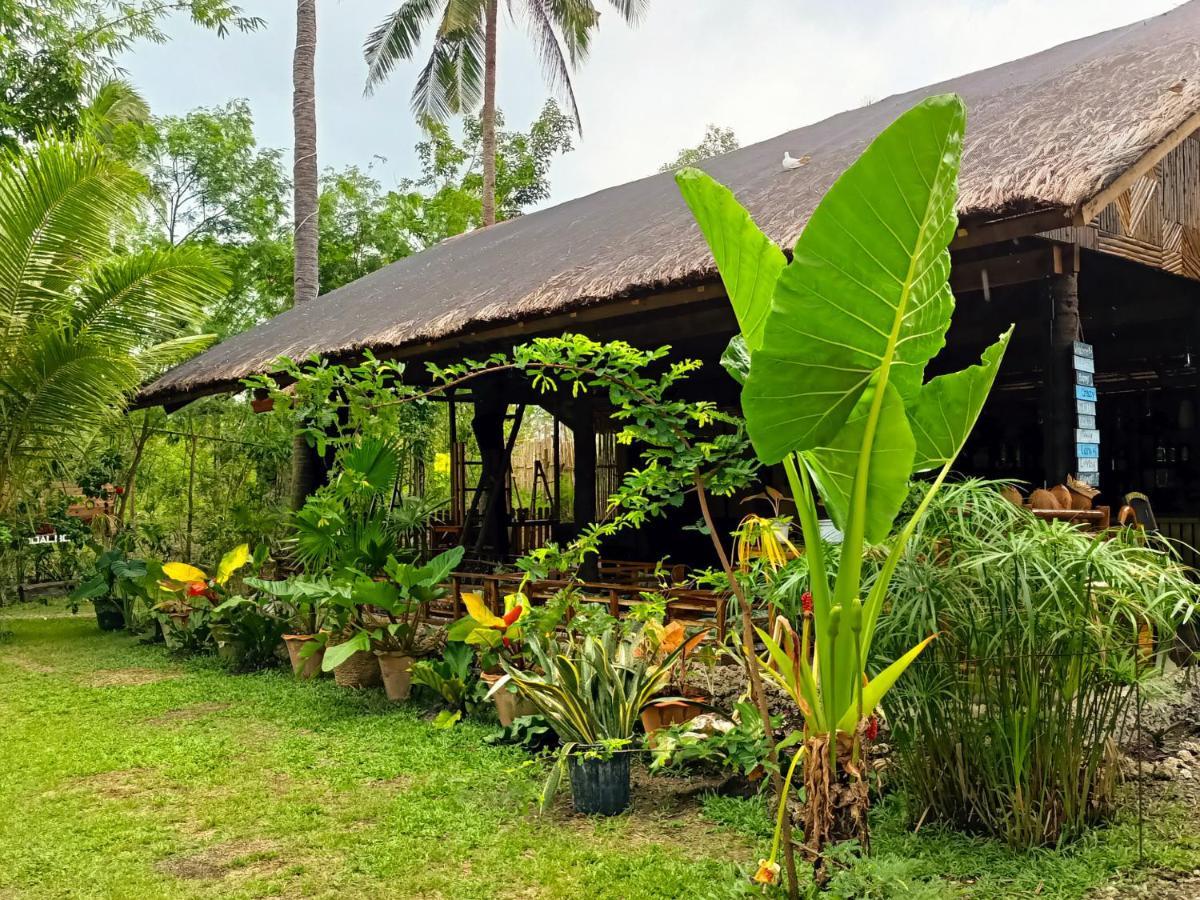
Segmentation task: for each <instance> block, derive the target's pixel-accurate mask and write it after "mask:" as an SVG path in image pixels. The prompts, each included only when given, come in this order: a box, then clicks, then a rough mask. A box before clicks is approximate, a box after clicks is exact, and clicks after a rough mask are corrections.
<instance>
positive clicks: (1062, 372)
mask: <svg viewBox="0 0 1200 900" xmlns="http://www.w3.org/2000/svg"><path fill="white" fill-rule="evenodd" d="M1047 286H1048V288H1047V294H1048V299H1049V304H1048V307H1049V314H1050V327H1049V339H1050V340H1049V348H1048V353H1047V359H1046V378H1045V384H1043V386H1042V471H1043V476H1044V477H1045V479H1046V484H1047V485H1048V486H1050V485H1055V484H1060V483H1061V482H1062V481H1063V480H1064V479H1065V478H1066V477H1067V475H1068V474H1071V473H1072V472H1073V470H1074V466H1075V404H1074V398H1073V390H1074V386H1073V378H1072V374H1071V357H1072V351H1073V347H1074V343H1075V341H1078V340H1082V330H1081V329H1080V325H1079V276H1078V275H1077V274H1075V273H1074V272H1066V273H1063V274H1061V275H1053V276H1051V277H1050V278H1049V279H1048V281H1047Z"/></svg>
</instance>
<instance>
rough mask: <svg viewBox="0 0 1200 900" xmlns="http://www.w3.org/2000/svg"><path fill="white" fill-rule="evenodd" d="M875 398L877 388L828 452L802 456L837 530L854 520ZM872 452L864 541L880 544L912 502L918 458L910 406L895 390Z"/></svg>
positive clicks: (882, 411)
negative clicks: (908, 500) (910, 489)
mask: <svg viewBox="0 0 1200 900" xmlns="http://www.w3.org/2000/svg"><path fill="white" fill-rule="evenodd" d="M874 396H875V387H874V386H871V387H869V388H868V389H867V390H866V391H865V392H864V393H863V394H862V395H861V396H860V398H859V401H858V404H857V405H856V406H855V408H854V411H853V412H852V413H851V414H850V418H848V419H847V420H846V424H845V425H843V426H842V430H841V431H839V432H838V433H837V435H836V436H835V437H834V439H833V441H832V442H831V443H830V444H829V445H828V446H826V447H819V448H816V449H813V450H809V451H806V452H804V453H803V454H802V456H803V459H804V463H805V465H807V466H808V470H809V472H810V473H811V474H812V477H813V481H814V482H816V485H817V490H818V492H819V493H820V494H821V499H823V500H824V501H825V508H826V509H827V510H829V515H830V517H831V518H832V519H833V521H834V524H835V525H837V526H838V527H839V528H842V529H845V528H847V526H848V520H849V518H850V509H851V507H852V492H853V490H854V483H855V478H856V475H857V467H858V464H859V459H860V456H861V453H862V451H863V450H864V448H865V447H866V445H867V441H866V429H867V424H868V422H869V421H870V420H871V404H872V400H873V399H874ZM869 449H870V458H869V462H868V469H867V484H866V505H865V513H866V517H865V521H864V537H865V538H866V540H867V541H868V542H869V543H872V544H875V543H879V542H880V541H882V540H884V539H885V538H886V537H887V536H888V532H889V531H891V528H892V522H893V521H895V518H896V513H898V512H899V511H900V506H901V504H903V503H904V498H905V497H906V496H908V477H909V475H910V474H911V473H912V465H913V455H914V453H915V452H916V442H915V441H914V439H913V434H912V430H911V429H910V427H909V423H908V416H907V415H906V413H905V410H904V403H903V401H902V400H901V399H900V394H899V392H898V391H897V390H896V388H895V387H893V386H892V385H891V384H888V385H887V386H886V388H885V389H884V394H883V402H882V403H881V404H880V408H879V415H878V417H877V419H876V424H875V434H874V438H873V440H872V441H870V445H869Z"/></svg>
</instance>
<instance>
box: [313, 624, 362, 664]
mask: <svg viewBox="0 0 1200 900" xmlns="http://www.w3.org/2000/svg"><path fill="white" fill-rule="evenodd" d="M370 649H371V638H370V636H369V635H368V634H367V633H366V632H365V631H359V632H356V633H355V635H354V637H352V638H350V640H348V641H345V642H343V643H341V644H334V645H333V646H330V647H326V648H325V657H324V658H323V659H322V660H321V671H323V672H332V671H333V670H334V669H336V668H337V667H338V666H340V665H341V664H342V663H344V662H345V661H346V660H348V659H349V658H350V657H351V656H353V655H354V654H355V653H357V652H358V651H360V650H364V651H365V650H370Z"/></svg>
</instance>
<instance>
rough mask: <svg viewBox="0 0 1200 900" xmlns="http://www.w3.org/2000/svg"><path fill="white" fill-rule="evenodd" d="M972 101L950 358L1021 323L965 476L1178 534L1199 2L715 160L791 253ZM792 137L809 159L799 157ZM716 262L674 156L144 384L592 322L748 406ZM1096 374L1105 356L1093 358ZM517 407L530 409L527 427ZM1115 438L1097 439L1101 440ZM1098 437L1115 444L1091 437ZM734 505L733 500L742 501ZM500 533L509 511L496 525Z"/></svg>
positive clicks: (1196, 174)
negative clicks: (1123, 501) (866, 171)
mask: <svg viewBox="0 0 1200 900" xmlns="http://www.w3.org/2000/svg"><path fill="white" fill-rule="evenodd" d="M947 91H954V92H957V93H959V94H960V95H962V96H963V98H964V99H965V100H966V103H967V107H968V114H969V121H968V131H967V138H966V144H965V150H964V155H963V166H962V173H961V178H960V195H959V204H958V207H959V217H960V228H959V231H958V235H957V237H956V239H955V242H954V244H953V246H952V248H951V249H952V257H953V271H952V274H951V280H952V286H953V288H954V291H955V294H956V296H957V298H958V312H957V314H956V316H955V322H954V325H953V326H952V329H951V332H950V335H949V338H948V345H947V349H946V351H945V352H944V353H943V355H942V357H941V358H940V360H939V361H937V362H935V365H941V366H945V367H946V368H957V367H960V366H962V365H965V364H967V363H969V362H971V361H973V360H975V359H977V357H978V353H979V351H980V350H981V348H982V347H983V346H985V345H986V344H987V343H988V342H990V341H991V340H993V339H994V338H995V335H996V334H997V333H999V332H1000V331H1001V330H1003V328H1005V327H1007V325H1008V323H1010V322H1015V323H1016V324H1017V330H1016V335H1015V338H1014V343H1013V345H1012V348H1011V349H1010V351H1009V353H1008V356H1007V358H1006V360H1005V364H1004V368H1003V370H1002V373H1001V377H1000V380H999V383H998V389H997V392H996V394H995V395H994V397H993V400H992V401H991V403H990V405H989V406H988V408H987V410H986V412H985V415H984V418H983V420H982V421H981V423H980V426H979V428H978V430H977V433H976V436H975V438H974V439H973V440H972V443H971V445H970V446H969V448H968V450H967V452H966V453H965V455H964V458H963V468H964V469H965V470H967V471H970V472H974V473H978V474H985V475H992V476H998V477H999V476H1003V477H1012V478H1020V479H1023V480H1025V481H1028V482H1030V483H1033V484H1041V483H1044V482H1051V483H1056V482H1058V481H1061V480H1062V479H1063V477H1064V476H1065V475H1066V474H1067V473H1080V474H1082V475H1083V476H1084V477H1085V478H1090V479H1093V480H1095V481H1097V482H1098V484H1099V486H1100V488H1101V490H1102V492H1103V494H1104V496H1105V498H1106V499H1107V500H1108V501H1109V502H1117V501H1118V500H1119V497H1120V495H1121V494H1123V493H1124V492H1125V491H1128V490H1142V491H1145V492H1146V493H1147V494H1149V495H1150V496H1151V497H1152V499H1153V502H1154V504H1155V507H1156V509H1157V510H1158V512H1159V514H1160V517H1161V518H1162V519H1163V521H1164V522H1165V523H1167V525H1168V527H1169V528H1170V529H1172V530H1173V531H1174V532H1175V533H1178V534H1180V535H1181V536H1184V537H1187V538H1189V539H1191V538H1193V537H1194V535H1193V534H1192V531H1193V530H1195V525H1194V523H1200V415H1198V412H1197V405H1198V403H1200V0H1192V2H1189V3H1186V4H1184V5H1182V6H1180V7H1178V8H1177V9H1175V10H1174V11H1172V12H1170V13H1167V14H1166V15H1163V16H1159V17H1157V18H1155V19H1150V20H1147V21H1144V22H1138V23H1135V24H1132V25H1129V26H1126V27H1124V28H1118V29H1116V30H1113V31H1110V32H1106V33H1103V34H1098V35H1094V36H1092V37H1088V38H1084V39H1081V40H1077V41H1073V42H1071V43H1068V44H1064V45H1062V46H1059V47H1055V48H1052V49H1050V50H1047V51H1044V52H1042V53H1038V54H1035V55H1033V56H1029V57H1026V58H1024V59H1020V60H1016V61H1014V62H1010V63H1006V64H1004V65H1001V66H997V67H994V68H991V69H986V70H983V71H979V72H974V73H972V74H969V75H965V76H963V77H960V78H955V79H952V80H950V81H948V82H945V83H942V84H936V85H930V86H928V87H924V88H920V89H918V90H915V91H911V92H908V93H905V94H900V95H897V96H893V97H890V98H887V99H885V100H882V101H879V102H877V103H873V104H871V105H869V106H866V107H863V108H860V109H856V110H852V111H849V112H845V113H841V114H839V115H836V116H833V117H831V118H829V119H826V120H824V121H822V122H818V123H816V124H813V125H809V126H806V127H803V128H799V129H797V130H795V131H791V132H788V133H786V134H783V135H780V136H778V137H775V138H772V139H770V140H767V141H764V142H762V143H759V144H755V145H753V146H749V147H745V148H742V149H740V150H737V151H734V152H732V153H729V154H726V155H724V156H721V157H718V158H715V159H712V160H710V161H708V162H707V163H705V164H704V168H705V169H706V170H708V171H709V172H710V173H711V174H712V175H713V176H714V177H716V178H717V179H718V180H720V181H722V182H724V183H726V184H727V185H729V186H730V187H731V188H732V189H733V191H734V192H735V193H736V194H737V196H738V197H739V199H741V200H742V202H743V203H745V204H746V206H747V208H748V209H749V210H750V211H751V213H752V214H753V215H754V217H755V219H756V220H757V221H758V223H759V224H760V225H761V226H762V227H763V228H764V230H765V231H766V232H767V233H768V234H770V235H771V236H772V237H773V238H774V239H776V240H777V241H778V242H779V243H780V244H781V245H782V246H784V247H788V246H790V245H791V244H792V243H793V242H794V241H795V239H796V237H797V236H798V234H799V233H800V231H801V229H802V228H803V227H804V224H805V222H806V221H807V218H808V216H809V214H810V213H811V211H812V210H813V208H814V207H815V205H816V203H817V202H818V201H819V199H820V197H821V196H822V195H823V193H824V192H825V190H826V189H827V188H828V187H829V185H830V184H831V183H832V181H833V180H834V178H836V177H837V175H838V174H839V173H840V172H841V171H842V170H843V169H844V168H845V167H846V166H847V165H849V164H850V162H852V161H853V160H854V158H855V157H856V156H857V155H858V154H859V153H860V152H861V151H862V150H863V148H864V147H865V146H866V144H867V143H868V142H869V141H870V140H871V138H873V137H874V136H875V135H876V134H877V133H878V132H879V131H880V130H882V129H883V128H884V127H885V126H886V125H887V124H888V123H889V122H891V121H892V120H893V119H894V118H895V117H896V116H897V115H898V114H899V113H901V112H902V111H903V110H905V109H907V108H908V107H910V106H911V105H913V104H914V103H915V102H917V101H918V100H920V99H921V98H923V97H925V96H928V95H930V94H935V93H942V92H947ZM785 152H787V153H790V154H791V156H792V157H794V158H797V159H799V160H801V161H802V165H801V166H799V167H798V168H791V169H784V168H783V166H782V165H781V160H782V159H783V157H784V154H785ZM734 327H735V326H734V322H733V317H732V314H731V312H730V310H729V309H728V304H727V301H726V299H725V297H724V293H723V288H722V286H721V283H720V281H719V278H718V277H717V274H716V271H715V268H714V266H713V262H712V258H711V256H710V254H709V252H708V250H707V247H706V246H705V244H704V241H703V239H702V237H701V236H700V234H699V231H698V230H697V228H696V226H695V224H694V223H693V222H692V220H691V216H690V214H689V212H688V210H687V208H686V206H685V205H684V203H683V201H682V199H681V198H680V196H679V193H678V191H677V189H676V187H675V185H674V182H673V179H672V177H671V175H669V174H659V175H653V176H650V177H648V178H644V179H641V180H639V181H634V182H630V183H628V184H623V185H619V186H617V187H613V188H609V189H607V190H603V191H600V192H598V193H595V194H591V195H589V196H586V197H581V198H579V199H577V200H572V201H569V202H567V203H562V204H560V205H558V206H554V207H551V208H548V209H544V210H540V211H538V212H535V213H532V214H529V215H526V216H522V217H520V218H517V219H514V220H511V221H508V222H503V223H500V224H498V225H496V226H493V227H491V228H488V229H483V230H478V231H474V232H471V233H469V234H464V235H461V236H459V237H456V238H453V239H450V240H447V241H444V242H443V243H441V244H439V245H437V246H435V247H432V248H430V249H428V250H425V251H423V252H421V253H418V254H416V255H414V256H411V257H408V258H406V259H402V260H400V261H398V262H395V263H393V264H391V265H390V266H387V267H385V268H383V269H381V270H379V271H378V272H375V273H373V274H371V275H368V276H366V277H365V278H362V279H360V280H358V281H356V282H354V283H352V284H349V285H346V286H344V287H342V288H339V289H337V290H335V291H332V292H330V293H329V294H327V295H325V296H324V297H322V298H321V299H320V300H319V301H318V302H316V303H310V304H306V305H305V306H302V307H299V308H296V309H293V310H290V311H288V312H285V313H283V314H281V315H279V316H277V317H276V318H274V319H272V320H270V321H268V322H265V323H263V324H262V325H260V326H258V327H256V328H254V329H252V330H250V331H248V332H246V333H244V334H240V335H237V336H235V337H233V338H230V339H229V340H227V341H225V342H224V343H222V344H220V345H218V346H216V347H214V348H212V349H210V350H209V351H207V352H206V353H203V354H201V355H200V356H198V357H196V358H194V359H192V360H190V361H188V362H186V363H184V364H183V365H181V366H179V367H177V368H175V369H174V370H172V371H170V372H168V373H167V374H165V375H164V376H163V377H162V378H160V379H158V380H157V381H155V382H154V383H153V384H151V385H149V386H148V387H147V388H146V389H145V390H144V391H143V393H142V395H141V398H140V402H141V403H142V404H143V405H151V404H163V405H165V406H167V407H168V408H175V407H178V406H180V405H182V404H184V403H187V402H189V401H190V400H192V399H194V398H196V397H199V396H203V395H205V394H211V393H216V392H222V391H230V390H236V389H238V388H239V386H240V380H241V379H242V378H244V377H246V376H248V375H251V374H254V373H258V372H262V371H264V370H266V369H268V368H269V367H270V366H271V364H272V362H273V361H274V360H275V359H276V358H278V357H279V356H282V355H286V356H291V357H293V358H299V357H304V356H308V355H310V354H313V353H319V354H324V355H327V356H329V357H332V358H338V359H354V358H355V357H357V356H358V355H360V354H361V353H362V352H363V351H364V350H366V349H368V348H369V349H370V350H372V351H373V352H374V353H376V354H378V355H387V356H392V357H399V358H404V359H413V360H422V359H436V360H440V361H444V360H448V359H456V358H461V357H463V356H473V357H479V356H482V355H484V354H486V353H488V352H490V351H492V350H496V349H503V348H504V347H506V346H510V345H512V344H513V343H515V342H520V341H522V340H525V339H528V338H530V337H532V336H535V335H538V334H553V333H561V332H563V331H579V332H584V333H587V334H589V335H592V336H594V337H597V338H602V339H604V338H622V339H625V340H629V341H630V342H633V343H636V344H639V345H644V346H647V345H661V344H670V345H672V346H673V347H674V349H675V352H676V353H677V354H679V355H684V356H692V357H700V358H702V359H704V360H705V361H706V362H710V363H712V365H707V366H706V367H705V368H706V374H704V375H703V376H702V377H701V379H700V381H699V382H698V383H697V384H696V389H697V390H702V391H705V392H708V393H709V395H710V396H714V397H717V398H718V399H725V400H728V402H730V403H733V402H735V401H736V390H735V388H734V385H733V384H732V382H731V381H729V379H728V378H727V377H726V376H725V374H724V373H723V372H722V371H721V370H720V369H719V367H718V366H717V365H716V364H715V363H716V360H717V358H718V357H719V354H720V352H721V350H722V349H723V348H724V346H725V344H726V342H727V341H728V339H729V337H730V336H731V335H732V334H733V332H734ZM1089 369H1090V370H1092V371H1088V370H1089ZM514 391H517V387H516V386H514V385H511V384H508V385H504V384H492V385H488V384H481V385H479V386H478V388H476V389H475V390H474V391H473V395H472V397H471V398H470V399H471V400H472V401H473V403H474V418H473V427H474V431H475V435H476V438H477V439H478V441H479V446H480V448H481V451H482V455H483V467H484V471H485V472H488V473H491V475H492V477H494V476H495V475H496V473H498V472H501V471H502V470H503V468H504V466H505V464H506V462H505V458H504V453H505V448H506V445H507V444H508V436H507V433H506V419H505V413H506V409H507V405H508V404H510V403H513V402H534V401H535V400H536V399H537V398H535V397H533V396H527V397H522V396H520V395H519V393H514ZM551 412H553V413H554V414H555V415H556V416H557V417H558V418H559V419H560V420H562V421H563V422H565V423H566V424H567V425H568V426H569V427H570V428H571V429H572V430H573V431H574V434H575V438H576V440H575V466H576V470H577V472H578V473H579V477H578V478H577V486H576V491H575V503H574V510H575V518H576V519H580V518H586V517H587V516H589V515H590V514H591V510H593V509H594V508H595V501H596V496H595V492H596V479H595V478H594V477H592V478H588V477H587V474H586V473H589V472H594V471H595V468H596V449H595V448H596V446H597V441H596V439H595V438H594V437H593V435H594V432H595V427H596V422H597V411H596V410H595V409H592V408H590V407H588V406H584V405H581V404H575V403H568V404H564V405H563V406H561V407H558V408H555V409H552V410H551ZM508 421H511V420H508ZM1097 433H1098V434H1097ZM1097 445H1098V449H1096V448H1097ZM731 514H732V511H731ZM497 527H498V523H497Z"/></svg>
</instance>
